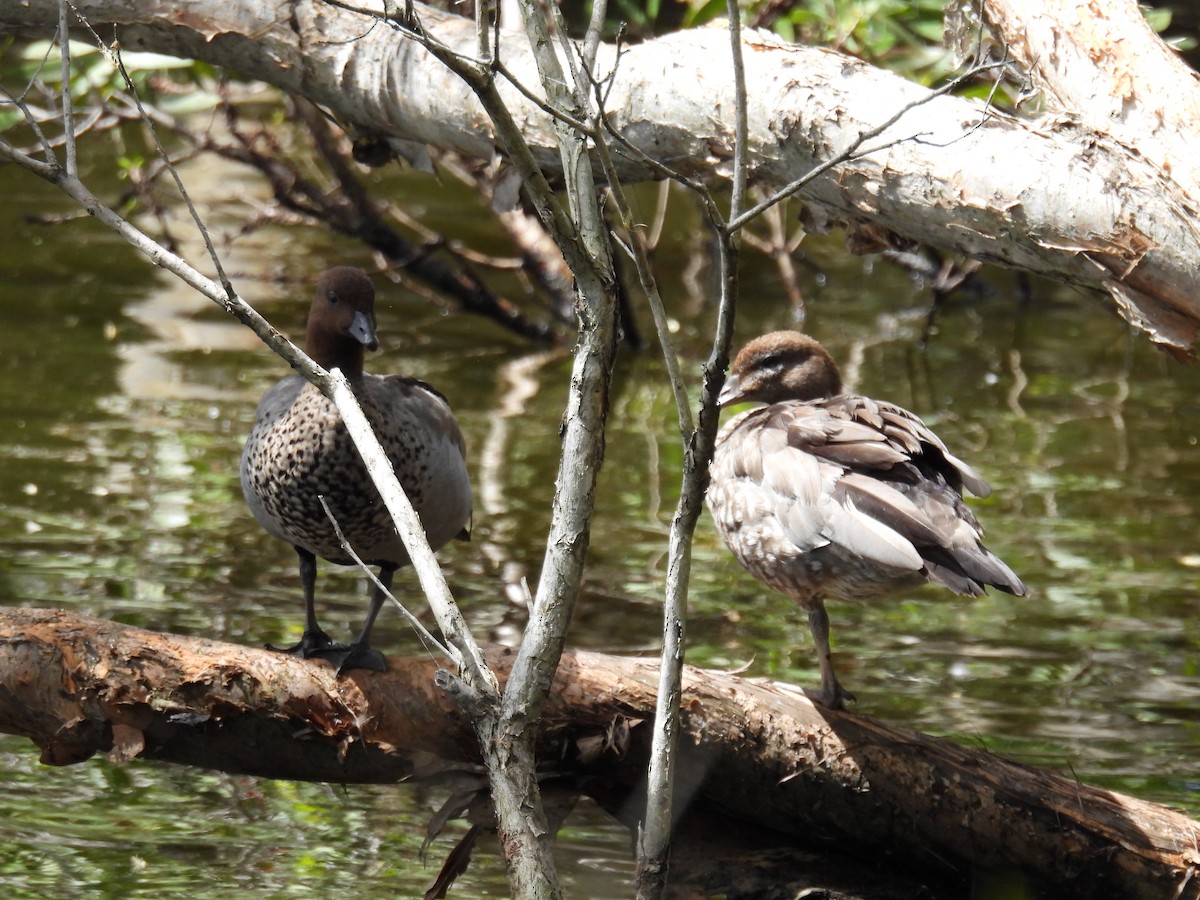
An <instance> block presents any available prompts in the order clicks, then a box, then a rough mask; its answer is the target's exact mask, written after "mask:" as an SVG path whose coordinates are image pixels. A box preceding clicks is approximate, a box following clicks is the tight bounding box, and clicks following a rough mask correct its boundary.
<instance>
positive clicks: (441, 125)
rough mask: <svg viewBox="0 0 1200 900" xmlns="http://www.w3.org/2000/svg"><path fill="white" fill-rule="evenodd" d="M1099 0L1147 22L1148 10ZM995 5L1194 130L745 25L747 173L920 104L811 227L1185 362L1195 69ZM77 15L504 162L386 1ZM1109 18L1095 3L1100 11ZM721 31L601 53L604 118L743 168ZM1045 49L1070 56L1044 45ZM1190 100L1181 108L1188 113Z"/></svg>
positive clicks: (470, 43) (506, 40)
mask: <svg viewBox="0 0 1200 900" xmlns="http://www.w3.org/2000/svg"><path fill="white" fill-rule="evenodd" d="M1011 5H1012V6H1013V7H1014V8H1015V7H1017V6H1020V4H1011ZM1104 5H1106V6H1115V7H1119V8H1120V11H1121V14H1122V15H1123V16H1132V17H1136V16H1138V13H1137V11H1136V7H1135V5H1134V3H1133V2H1132V0H1120V2H1116V3H1112V4H1104ZM987 6H988V9H989V16H990V20H991V21H992V22H993V23H994V24H996V27H997V28H1008V29H1009V32H1010V33H1011V35H1012V37H1011V40H1013V41H1014V43H1016V42H1017V32H1018V31H1020V30H1021V29H1024V32H1023V34H1022V37H1023V38H1024V41H1025V42H1026V44H1027V46H1028V48H1030V51H1029V58H1030V59H1031V60H1034V59H1050V58H1054V59H1058V60H1068V61H1070V62H1069V65H1068V66H1066V68H1069V69H1070V80H1071V82H1072V83H1075V84H1082V83H1088V82H1090V81H1092V80H1097V81H1102V82H1103V83H1107V84H1114V85H1116V87H1115V88H1114V89H1113V90H1114V91H1115V92H1116V93H1115V95H1113V91H1110V92H1109V93H1110V95H1113V96H1114V102H1116V101H1121V102H1122V103H1124V102H1125V100H1129V101H1130V105H1132V101H1133V100H1141V99H1143V98H1150V97H1153V98H1155V100H1156V102H1157V103H1158V104H1159V107H1156V108H1155V109H1148V107H1147V106H1146V105H1145V104H1144V103H1143V104H1141V105H1140V106H1139V107H1138V108H1139V109H1143V110H1146V111H1147V112H1146V114H1147V115H1148V116H1150V117H1151V118H1153V117H1154V116H1156V115H1160V114H1161V115H1162V116H1163V117H1164V122H1167V123H1171V125H1172V128H1173V129H1174V130H1176V131H1177V132H1178V135H1177V137H1176V138H1174V139H1173V140H1172V141H1169V142H1168V141H1165V140H1162V139H1161V138H1162V135H1163V133H1164V132H1165V131H1170V130H1172V128H1155V129H1154V130H1153V131H1152V132H1150V133H1149V134H1148V135H1147V139H1148V140H1152V144H1153V145H1152V147H1150V148H1148V150H1149V152H1146V153H1143V152H1142V149H1141V143H1142V133H1141V131H1140V130H1139V128H1138V126H1137V125H1136V122H1135V123H1134V125H1133V127H1130V128H1125V127H1122V128H1119V129H1116V130H1110V129H1109V128H1108V122H1109V121H1110V120H1111V117H1110V118H1108V119H1106V118H1105V117H1104V116H1091V117H1085V116H1082V115H1081V114H1079V113H1078V109H1079V107H1078V106H1075V107H1074V110H1075V114H1073V115H1072V116H1071V117H1065V116H1063V115H1061V114H1059V113H1056V114H1054V115H1048V116H1043V117H1041V118H1039V119H1034V120H1029V121H1026V120H1020V119H1016V118H1012V117H1010V116H1006V115H1002V114H996V113H994V112H990V113H989V112H988V111H986V110H985V109H984V108H983V107H982V106H981V105H980V104H979V103H976V102H974V101H969V100H962V99H958V98H953V97H937V98H931V95H930V92H929V91H928V90H926V89H925V88H923V87H921V86H919V85H915V84H912V83H911V82H907V81H905V80H903V79H902V78H899V77H897V76H895V75H892V74H890V73H887V72H883V71H881V70H878V69H874V68H873V67H871V66H868V65H867V64H865V63H863V62H861V61H860V60H857V59H854V58H851V57H848V56H846V55H843V54H840V53H836V52H833V51H828V50H821V49H813V48H807V47H799V46H794V45H789V44H786V43H784V42H782V41H780V40H779V39H777V38H775V37H773V36H771V35H768V34H765V33H761V32H760V33H747V36H746V38H745V46H744V56H745V64H746V72H747V75H746V77H747V80H748V82H749V83H750V84H753V85H754V86H755V89H754V91H752V92H751V96H750V101H751V102H750V108H749V110H748V115H749V125H750V131H749V142H748V148H747V150H748V157H747V159H748V165H749V173H750V178H751V180H752V181H753V182H755V183H759V184H766V185H774V186H779V185H782V184H785V183H788V182H790V181H792V180H794V179H795V178H797V177H798V176H800V175H802V174H804V173H805V172H807V171H808V170H809V169H811V168H812V167H813V165H814V164H817V163H820V162H821V161H822V160H825V159H828V158H829V157H830V156H831V155H832V154H834V153H836V152H837V151H838V150H839V149H841V148H843V147H846V146H848V145H849V144H850V143H851V142H852V141H853V140H855V139H856V138H857V137H858V136H859V135H860V134H862V133H863V132H865V131H867V130H869V129H871V128H873V127H875V126H877V125H879V124H880V123H882V122H884V121H886V120H887V119H888V118H889V117H891V116H893V115H894V114H896V113H897V112H899V111H900V110H902V109H905V108H906V107H908V106H911V105H913V104H920V105H917V106H914V107H913V108H912V109H911V111H910V112H909V113H908V114H906V115H905V116H904V117H902V118H901V119H900V120H899V121H898V122H897V123H896V124H895V125H893V126H892V127H891V128H889V129H888V130H887V131H886V132H884V134H883V135H881V136H880V138H879V139H878V141H876V142H874V145H875V146H877V147H884V146H885V145H886V149H881V150H879V151H877V152H874V153H871V154H869V155H867V156H863V157H860V158H857V159H855V160H852V161H850V162H847V163H844V164H843V165H840V166H837V167H835V168H834V169H833V170H832V171H830V172H829V173H827V174H826V175H824V176H823V177H821V178H818V179H816V180H814V181H813V182H811V183H810V184H809V185H807V186H806V187H805V188H804V189H803V191H802V192H801V196H802V197H803V198H804V199H805V200H806V201H807V203H808V204H809V205H810V208H811V209H812V210H813V212H814V215H815V221H817V222H825V223H827V224H842V225H846V226H848V227H849V228H851V230H853V229H855V228H856V227H857V226H859V225H861V224H869V225H870V226H871V228H872V229H873V230H876V231H878V232H879V233H893V234H897V235H900V236H901V237H903V238H905V239H908V240H916V241H920V242H923V243H928V244H932V245H935V246H939V247H942V248H945V249H948V250H952V251H956V252H961V253H964V254H967V255H969V256H971V257H974V258H976V259H981V260H985V261H988V262H993V263H998V264H1001V265H1005V266H1011V267H1015V268H1020V269H1024V270H1027V271H1029V272H1033V273H1035V274H1038V275H1042V276H1045V277H1050V278H1054V279H1057V280H1060V281H1066V282H1069V283H1071V284H1075V285H1079V286H1081V287H1086V288H1092V289H1097V290H1101V291H1103V292H1105V293H1106V294H1108V295H1109V297H1110V298H1111V300H1112V302H1113V303H1114V305H1115V307H1116V309H1117V310H1118V311H1119V312H1120V313H1121V314H1122V315H1123V316H1125V318H1127V319H1128V320H1129V321H1131V322H1133V323H1135V324H1136V325H1137V326H1138V327H1140V328H1142V329H1144V330H1145V331H1146V332H1147V333H1148V334H1149V335H1150V337H1151V338H1152V339H1153V340H1155V341H1157V342H1159V343H1160V344H1163V345H1164V346H1166V347H1168V348H1169V349H1171V350H1172V351H1173V352H1175V353H1176V355H1180V356H1185V355H1190V354H1191V345H1192V343H1193V342H1194V340H1195V338H1196V334H1197V328H1198V327H1200V299H1198V298H1200V276H1198V275H1197V271H1198V270H1197V268H1196V266H1195V264H1194V261H1195V259H1196V258H1197V257H1200V229H1197V228H1196V226H1195V216H1194V210H1195V209H1197V208H1200V188H1198V187H1197V184H1196V181H1195V179H1194V177H1192V176H1194V174H1195V173H1194V171H1193V170H1194V164H1192V163H1189V162H1187V161H1188V160H1190V159H1191V158H1192V156H1193V155H1194V154H1192V152H1191V148H1192V147H1193V146H1194V145H1195V142H1196V134H1195V131H1196V121H1197V120H1196V118H1195V116H1194V115H1191V113H1190V110H1191V109H1192V108H1193V107H1192V106H1190V105H1188V104H1190V103H1192V102H1193V100H1192V99H1191V98H1193V97H1194V95H1195V93H1196V88H1195V73H1192V72H1191V71H1190V70H1188V69H1186V68H1183V69H1182V70H1180V68H1179V64H1178V63H1175V64H1172V65H1170V66H1160V65H1152V66H1151V65H1147V66H1146V67H1143V66H1142V64H1141V63H1142V57H1141V56H1140V55H1139V56H1137V57H1136V58H1135V57H1133V56H1129V57H1127V58H1125V59H1124V62H1123V63H1121V64H1120V65H1119V66H1118V67H1117V69H1115V70H1111V69H1110V70H1106V69H1105V68H1104V67H1105V66H1106V65H1107V63H1108V62H1109V61H1110V60H1112V59H1113V54H1112V53H1111V52H1110V51H1112V50H1113V49H1114V48H1116V47H1118V45H1119V42H1117V43H1114V42H1113V41H1112V40H1110V39H1109V38H1108V37H1106V34H1108V32H1105V31H1104V30H1102V29H1101V28H1099V27H1094V28H1084V27H1068V26H1069V25H1070V24H1071V23H1070V22H1068V21H1067V19H1069V18H1070V15H1071V14H1072V13H1071V9H1072V7H1073V6H1079V7H1080V8H1086V9H1089V10H1090V9H1091V8H1092V7H1095V6H1098V4H1094V3H1083V2H1079V3H1075V4H1073V3H1071V2H1069V0H1062V2H1058V3H1054V4H1042V5H1040V6H1039V7H1038V11H1039V15H1037V16H1030V17H1028V18H1018V17H1016V15H1015V14H1014V13H1013V12H1012V10H1009V9H1008V4H1003V3H988V4H987ZM76 8H77V9H78V10H79V12H80V14H81V15H83V16H85V17H86V18H87V19H88V20H89V21H91V22H92V23H93V24H94V25H96V26H99V25H100V24H101V23H113V22H115V23H117V24H119V25H121V26H123V27H121V28H120V29H119V31H118V33H119V34H120V40H121V44H122V46H123V47H125V48H126V49H146V50H154V51H157V52H161V53H172V54H176V55H180V56H185V57H191V58H195V59H201V60H205V61H207V62H210V63H212V64H214V65H218V66H223V67H227V68H230V69H233V70H235V71H238V72H240V73H242V74H243V75H246V76H250V77H254V78H258V79H262V80H263V81H266V82H269V83H271V84H275V85H277V86H279V87H282V88H284V89H285V90H288V91H292V92H295V93H299V94H303V95H304V96H307V97H309V98H310V99H311V100H313V101H314V102H317V103H321V104H323V105H325V106H327V107H328V108H330V109H331V110H332V111H334V112H335V113H336V114H337V116H338V117H339V118H340V119H342V120H345V121H350V122H354V123H355V124H357V125H358V126H359V127H360V128H362V129H364V130H366V131H370V132H372V133H375V134H378V135H381V136H385V137H390V138H395V139H400V140H405V141H416V142H421V143H429V144H433V145H436V146H439V147H444V148H449V149H453V150H456V151H458V152H460V153H463V154H466V155H468V156H472V157H474V158H477V159H482V160H488V159H491V158H492V156H493V154H494V153H495V145H496V139H495V135H494V133H493V131H492V128H491V125H490V123H489V121H488V119H487V117H486V116H485V115H484V113H483V112H482V110H481V109H480V107H479V105H478V103H477V102H476V100H475V98H474V96H473V95H472V93H471V92H470V90H468V89H467V87H466V86H465V85H464V84H463V83H462V82H461V81H460V80H459V79H458V78H457V77H456V76H454V75H453V74H451V73H450V72H449V71H448V70H447V69H445V68H444V67H443V66H441V65H440V64H438V63H437V62H436V61H435V60H434V59H433V58H432V57H431V56H430V55H429V54H428V53H427V52H426V51H425V50H424V49H422V48H421V46H420V45H419V44H418V43H417V42H416V41H415V40H413V39H412V38H411V37H407V36H405V35H404V34H402V33H401V32H400V31H399V30H398V29H397V28H395V27H393V24H390V23H384V22H383V21H382V20H378V19H376V18H374V17H373V15H375V14H378V13H380V12H381V11H382V6H381V5H380V6H370V7H369V8H370V9H372V10H375V13H371V14H368V13H365V12H355V11H351V10H350V9H347V8H345V7H343V6H334V5H331V4H328V3H323V2H311V0H299V2H283V0H258V2H251V0H243V2H234V3H223V4H214V3H206V2H202V3H193V4H189V5H188V12H187V15H186V16H181V15H180V14H179V7H178V4H177V2H175V0H158V2H144V3H138V4H128V3H119V2H116V0H91V2H83V3H79V4H76ZM414 8H415V10H416V13H417V16H418V18H419V21H420V24H421V26H422V28H423V29H424V30H425V32H426V33H428V34H430V35H432V36H434V37H435V38H436V39H437V40H439V41H442V42H443V43H445V44H446V45H448V46H450V47H451V48H453V49H455V50H457V51H459V52H461V53H465V54H468V55H470V54H473V53H474V52H475V41H476V32H475V26H474V23H473V22H470V21H468V20H464V19H460V18H456V17H453V16H449V15H446V14H444V13H440V12H438V11H436V10H433V9H430V8H427V7H423V6H421V5H420V4H414ZM993 8H995V9H996V10H1000V11H1003V13H1004V15H1005V16H1008V17H1009V19H1011V21H1012V22H1013V23H1014V24H1012V25H1011V26H1009V25H1005V22H1006V21H1008V19H1005V18H1004V16H1002V15H1001V13H1000V12H996V13H994V14H993V13H992V12H991V10H993ZM364 9H367V7H366V6H364ZM55 18H56V11H55V4H53V3H48V2H45V0H37V2H33V3H28V4H26V3H18V2H15V0H0V32H4V33H13V34H24V35H37V36H41V37H45V36H49V35H50V34H51V33H52V30H53V27H54V22H55ZM1100 18H1101V17H1100V16H1099V15H1096V14H1094V11H1093V19H1095V20H1097V21H1098V20H1099V19H1100ZM1089 21H1091V20H1089ZM1143 32H1144V29H1143V30H1142V31H1139V32H1138V33H1137V39H1138V41H1140V42H1141V43H1143V44H1147V45H1151V44H1153V43H1154V42H1156V41H1157V38H1155V37H1154V36H1153V35H1147V34H1145V33H1143ZM105 33H107V31H106V32H105ZM315 35H320V37H321V39H320V40H316V39H314V36H315ZM725 41H726V38H725V36H724V34H723V33H722V32H721V31H720V30H719V29H694V30H690V31H686V32H680V33H678V34H672V35H668V36H665V37H662V38H659V39H657V40H654V41H647V42H646V43H644V44H641V45H638V46H634V47H629V48H625V50H624V52H623V53H622V55H621V57H620V60H619V62H618V61H617V59H616V57H615V51H614V48H612V47H604V48H601V51H602V52H601V53H600V55H599V63H598V71H600V72H602V73H608V72H613V73H615V74H614V76H613V79H612V83H611V86H609V89H608V90H607V93H606V95H605V96H606V102H607V105H608V115H609V119H610V121H611V122H612V123H613V125H614V127H615V128H616V130H617V131H618V132H619V133H620V134H621V135H622V137H623V138H624V139H625V140H627V141H629V142H630V143H631V144H632V145H634V146H636V147H637V148H638V149H639V151H640V152H642V153H645V154H647V155H648V156H649V157H651V158H653V159H654V160H656V161H657V162H658V163H661V164H665V165H669V166H672V167H674V168H675V169H676V170H678V171H680V172H682V173H684V174H687V175H690V176H694V177H700V178H704V179H709V180H723V179H725V178H727V177H728V176H729V167H730V158H731V152H730V148H731V142H732V134H733V104H732V97H733V89H732V75H731V70H730V66H729V64H728V56H729V54H728V47H727V46H726V44H725ZM1088 41H1093V42H1094V43H1092V44H1089V43H1088ZM501 44H502V47H503V59H504V61H505V65H506V66H507V67H508V68H509V70H510V71H512V72H514V73H515V75H516V77H517V78H518V79H520V81H521V82H522V83H523V84H525V85H529V86H533V85H536V84H537V83H538V78H537V76H536V68H535V66H534V63H533V59H532V57H531V55H530V52H529V50H528V45H527V42H526V41H525V40H524V39H523V38H522V37H519V36H515V35H514V34H513V33H510V32H503V31H502V32H501ZM1048 45H1053V46H1054V48H1055V53H1054V54H1050V53H1041V52H1040V51H1038V48H1039V47H1045V46H1048ZM1067 45H1070V46H1069V48H1068V47H1067ZM1158 46H1159V49H1158V50H1157V51H1156V53H1155V54H1154V57H1153V58H1154V59H1156V60H1158V59H1161V58H1169V55H1170V53H1171V51H1169V50H1168V49H1166V48H1163V47H1161V45H1158ZM1067 49H1070V51H1071V52H1070V53H1067V52H1066V50H1067ZM1135 62H1136V63H1137V65H1136V66H1135V65H1134V63H1135ZM1038 71H1039V72H1040V73H1041V75H1042V76H1043V77H1044V79H1045V80H1046V81H1047V82H1050V81H1053V83H1054V84H1056V85H1057V84H1061V83H1063V82H1065V81H1066V76H1065V75H1064V74H1063V73H1061V72H1059V71H1058V70H1057V69H1055V68H1053V67H1050V66H1047V65H1043V66H1042V67H1041V68H1039V69H1038ZM1106 71H1108V72H1110V73H1111V74H1109V75H1106V74H1105V72H1106ZM1171 78H1175V79H1182V87H1183V88H1184V90H1183V91H1182V92H1181V91H1180V90H1178V88H1179V86H1180V81H1179V80H1175V81H1164V79H1171ZM501 88H502V93H503V96H504V97H505V99H506V101H507V102H508V103H509V104H510V108H511V110H512V112H513V117H514V119H515V120H516V121H518V122H520V123H522V129H523V132H524V134H525V136H526V138H527V140H528V141H529V143H530V145H531V147H532V149H533V151H534V155H535V157H536V158H537V160H538V162H539V163H540V164H541V165H542V166H543V167H545V169H546V171H558V170H559V169H560V167H561V162H560V159H559V155H558V148H557V143H556V139H555V134H554V128H553V125H552V123H551V121H550V120H549V118H548V117H547V116H546V115H545V114H544V113H543V112H542V110H541V109H539V108H538V107H537V106H535V105H534V104H533V103H531V102H530V101H529V100H528V98H527V97H525V96H524V95H522V94H521V93H519V92H518V91H517V90H516V89H515V88H512V87H511V86H510V85H508V84H503V85H501ZM1055 96H1056V97H1059V98H1060V99H1061V100H1062V102H1064V103H1069V104H1082V105H1083V106H1086V105H1087V103H1088V102H1090V101H1088V99H1087V97H1086V96H1081V95H1079V94H1078V93H1071V92H1070V91H1068V90H1066V89H1065V88H1064V89H1062V90H1061V91H1059V92H1057V93H1055ZM1122 98H1125V100H1122ZM1177 99H1178V100H1179V101H1180V103H1181V104H1182V105H1180V106H1178V107H1175V106H1174V104H1175V102H1176V100H1177ZM896 141H899V143H892V142H896ZM618 149H619V148H618ZM616 164H617V169H618V172H619V174H620V175H621V177H623V178H625V179H627V180H640V179H646V178H650V177H659V173H658V172H657V171H656V170H655V169H653V168H652V167H650V166H649V165H647V164H646V163H645V162H644V160H642V159H640V158H638V157H636V156H635V155H634V154H631V153H628V152H618V153H616Z"/></svg>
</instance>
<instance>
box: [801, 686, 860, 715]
mask: <svg viewBox="0 0 1200 900" xmlns="http://www.w3.org/2000/svg"><path fill="white" fill-rule="evenodd" d="M812 699H813V701H814V702H815V703H817V704H818V705H820V706H823V707H825V708H826V709H845V708H846V704H847V703H854V702H855V700H856V699H857V698H855V696H854V695H853V694H852V693H850V692H849V691H848V690H846V689H845V688H844V687H842V686H841V685H840V684H839V685H836V686H835V688H834V690H833V691H821V692H820V693H818V694H817V695H816V696H814V697H813V698H812Z"/></svg>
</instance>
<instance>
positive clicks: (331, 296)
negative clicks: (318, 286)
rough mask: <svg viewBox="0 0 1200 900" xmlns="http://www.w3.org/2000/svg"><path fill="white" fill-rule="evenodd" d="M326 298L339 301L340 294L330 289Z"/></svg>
mask: <svg viewBox="0 0 1200 900" xmlns="http://www.w3.org/2000/svg"><path fill="white" fill-rule="evenodd" d="M325 299H326V300H328V301H329V302H330V303H337V302H338V295H337V293H336V292H334V291H329V292H327V293H326V294H325Z"/></svg>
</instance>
